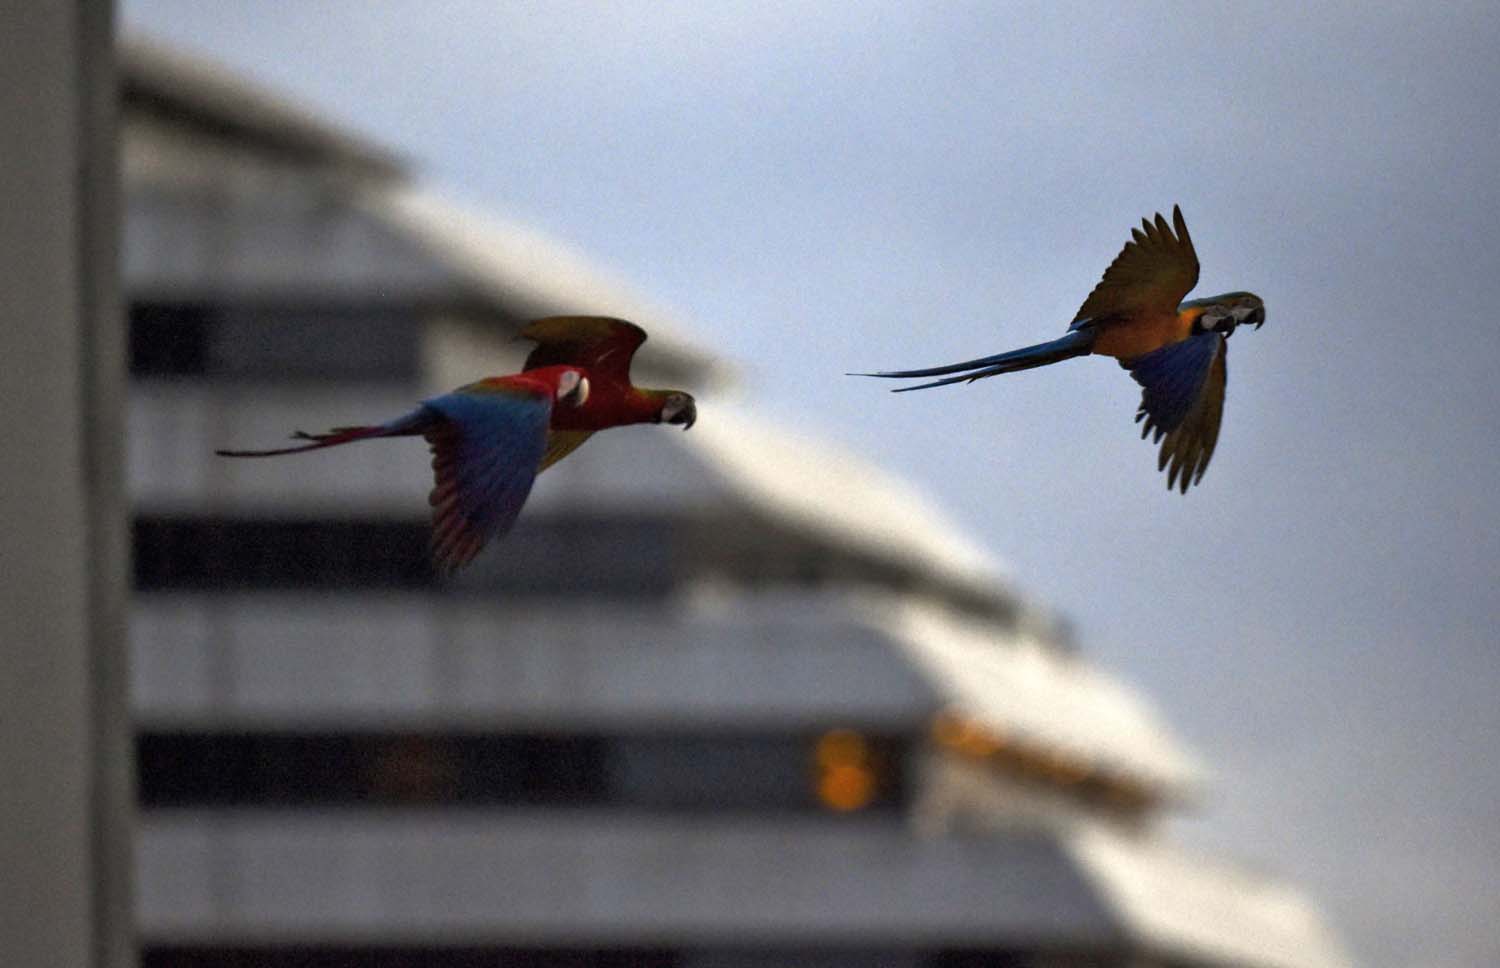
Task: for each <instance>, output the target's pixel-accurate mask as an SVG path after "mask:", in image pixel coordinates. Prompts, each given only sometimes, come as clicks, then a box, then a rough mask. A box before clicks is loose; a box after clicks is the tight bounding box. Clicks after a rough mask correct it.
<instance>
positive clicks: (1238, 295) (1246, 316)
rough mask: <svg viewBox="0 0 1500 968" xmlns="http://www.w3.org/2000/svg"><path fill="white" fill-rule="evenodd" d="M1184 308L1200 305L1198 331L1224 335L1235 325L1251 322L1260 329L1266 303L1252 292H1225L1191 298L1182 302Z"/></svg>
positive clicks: (1264, 319) (1263, 319)
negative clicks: (1200, 297)
mask: <svg viewBox="0 0 1500 968" xmlns="http://www.w3.org/2000/svg"><path fill="white" fill-rule="evenodd" d="M1182 307H1183V308H1184V309H1188V308H1196V307H1201V308H1202V310H1203V314H1202V315H1201V316H1199V317H1198V320H1197V323H1196V325H1197V328H1198V331H1199V332H1200V333H1207V332H1210V331H1212V332H1218V333H1222V334H1224V335H1225V336H1228V335H1229V334H1230V333H1232V332H1234V328H1235V327H1236V326H1239V325H1241V324H1242V323H1251V324H1253V325H1254V326H1255V328H1256V329H1260V328H1261V327H1262V326H1264V325H1265V322H1266V304H1265V303H1264V302H1262V301H1261V298H1260V297H1259V296H1257V295H1256V294H1255V293H1253V292H1226V293H1223V294H1222V295H1218V296H1209V297H1207V298H1205V299H1193V300H1190V301H1188V302H1185V303H1183V304H1182Z"/></svg>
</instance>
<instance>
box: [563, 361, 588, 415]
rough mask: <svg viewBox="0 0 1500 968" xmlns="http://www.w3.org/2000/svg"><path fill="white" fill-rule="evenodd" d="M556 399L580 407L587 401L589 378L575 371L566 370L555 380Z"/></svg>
mask: <svg viewBox="0 0 1500 968" xmlns="http://www.w3.org/2000/svg"><path fill="white" fill-rule="evenodd" d="M557 399H558V400H560V401H562V402H564V403H568V404H571V405H573V406H575V407H581V406H583V405H584V404H585V403H587V402H588V399H589V378H588V377H586V376H584V375H583V374H582V373H579V372H578V371H577V370H567V371H565V372H564V373H563V375H562V376H561V377H559V378H558V380H557Z"/></svg>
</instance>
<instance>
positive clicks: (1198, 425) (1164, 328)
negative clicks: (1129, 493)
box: [859, 206, 1266, 494]
mask: <svg viewBox="0 0 1500 968" xmlns="http://www.w3.org/2000/svg"><path fill="white" fill-rule="evenodd" d="M1174 229H1175V234H1174ZM1131 234H1132V235H1133V236H1134V241H1131V242H1126V243H1125V248H1124V249H1122V250H1121V251H1120V254H1119V255H1118V256H1116V257H1115V261H1114V262H1112V263H1110V266H1109V268H1108V269H1106V270H1104V278H1103V279H1101V280H1100V281H1099V284H1098V285H1097V286H1095V287H1094V291H1093V292H1091V293H1089V298H1087V299H1085V300H1084V301H1083V308H1081V309H1079V310H1078V315H1077V316H1075V317H1073V324H1072V325H1071V326H1069V327H1068V334H1067V335H1066V336H1063V337H1062V338H1060V339H1055V340H1053V341H1052V342H1050V343H1040V344H1038V345H1036V346H1027V347H1025V348H1023V349H1019V350H1011V351H1010V352H1008V353H999V354H997V355H995V356H986V357H982V358H980V359H977V360H969V361H967V362H965V363H953V364H950V365H948V366H934V367H930V368H928V369H925V370H896V371H892V372H887V373H862V374H859V375H860V376H885V377H923V376H942V375H944V374H948V373H957V374H959V375H958V376H951V377H948V378H947V379H943V380H934V381H933V382H931V383H923V384H921V385H919V386H914V387H901V388H900V390H898V391H897V392H903V391H906V390H922V389H926V388H927V387H940V386H944V385H946V384H949V383H959V382H963V381H968V382H972V381H974V380H978V379H980V378H982V377H987V376H994V375H995V374H997V373H1011V372H1013V371H1015V370H1029V369H1031V368H1032V367H1034V366H1046V365H1047V364H1049V363H1056V362H1058V361H1059V360H1066V359H1068V358H1069V357H1073V356H1084V355H1086V354H1089V353H1099V354H1102V355H1104V356H1113V357H1114V358H1115V359H1117V360H1119V361H1120V365H1121V366H1123V367H1125V368H1126V369H1127V370H1129V371H1130V375H1131V376H1133V377H1135V381H1136V382H1137V383H1139V384H1140V385H1141V388H1142V390H1141V405H1140V407H1139V409H1137V411H1136V414H1135V419H1136V422H1137V423H1140V424H1142V426H1141V437H1142V438H1143V439H1144V438H1145V436H1146V435H1147V434H1153V435H1154V436H1153V437H1152V440H1153V441H1161V452H1160V454H1159V455H1158V458H1157V468H1158V469H1166V468H1167V465H1168V464H1169V463H1170V465H1171V467H1170V469H1168V471H1167V487H1168V488H1172V487H1180V488H1181V489H1182V492H1183V493H1184V494H1186V493H1187V489H1188V486H1189V485H1191V484H1196V483H1198V482H1199V481H1200V480H1202V479H1203V472H1204V470H1205V469H1207V467H1208V461H1209V458H1210V457H1212V456H1213V453H1214V445H1215V444H1216V443H1217V442H1218V439H1219V421H1220V418H1221V417H1222V416H1223V414H1224V385H1225V382H1226V381H1227V378H1228V372H1227V369H1226V367H1225V363H1224V356H1225V353H1226V351H1227V348H1228V345H1227V340H1228V339H1229V336H1230V334H1231V333H1233V332H1234V329H1235V327H1236V326H1238V325H1240V324H1241V323H1254V324H1255V327H1256V328H1257V329H1259V328H1260V326H1261V325H1262V324H1263V323H1265V321H1266V307H1265V304H1264V303H1263V302H1261V299H1260V297H1259V296H1256V295H1254V294H1253V293H1248V292H1226V293H1224V294H1223V295H1220V296H1210V297H1208V298H1206V299H1191V300H1188V301H1187V302H1182V298H1183V297H1184V296H1186V295H1187V294H1188V292H1189V291H1190V290H1191V289H1192V288H1193V286H1194V285H1196V284H1197V282H1198V254H1197V253H1196V252H1194V251H1193V240H1192V238H1191V237H1189V236H1188V230H1187V223H1186V222H1184V221H1183V220H1182V209H1180V208H1178V207H1176V206H1173V207H1172V225H1171V226H1170V227H1169V226H1168V225H1167V220H1166V219H1164V218H1162V217H1161V214H1160V213H1158V214H1157V216H1156V221H1155V222H1154V223H1153V222H1151V221H1149V220H1147V219H1142V220H1141V227H1140V228H1138V229H1132V230H1131ZM1163 438H1165V440H1163Z"/></svg>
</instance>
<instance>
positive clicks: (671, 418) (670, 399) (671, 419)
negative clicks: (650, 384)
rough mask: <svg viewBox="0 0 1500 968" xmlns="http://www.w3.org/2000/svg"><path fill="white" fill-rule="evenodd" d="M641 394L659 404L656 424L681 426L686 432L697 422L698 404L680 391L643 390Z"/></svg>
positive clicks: (689, 395)
mask: <svg viewBox="0 0 1500 968" xmlns="http://www.w3.org/2000/svg"><path fill="white" fill-rule="evenodd" d="M642 392H643V393H645V394H647V395H648V396H650V397H651V398H652V400H653V401H655V402H656V403H658V404H659V407H658V409H657V411H656V422H657V423H666V424H681V425H682V429H683V430H686V429H688V428H689V427H691V426H692V425H693V424H694V423H695V422H696V421H697V420H698V404H697V402H696V401H694V400H693V395H692V394H691V393H687V392H685V391H682V390H644V391H642Z"/></svg>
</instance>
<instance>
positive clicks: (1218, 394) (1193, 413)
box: [1128, 333, 1228, 493]
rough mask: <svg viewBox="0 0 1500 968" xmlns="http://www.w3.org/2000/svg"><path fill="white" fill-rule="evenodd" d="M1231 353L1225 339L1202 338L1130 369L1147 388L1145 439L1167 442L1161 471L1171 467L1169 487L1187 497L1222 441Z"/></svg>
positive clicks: (1142, 420) (1140, 415) (1140, 414)
mask: <svg viewBox="0 0 1500 968" xmlns="http://www.w3.org/2000/svg"><path fill="white" fill-rule="evenodd" d="M1226 349H1227V347H1226V346H1225V341H1224V337H1223V336H1221V335H1220V334H1218V333H1199V334H1198V335H1197V336H1192V337H1189V338H1188V339H1185V340H1183V341H1181V342H1179V343H1172V344H1171V345H1169V346H1163V347H1162V348H1161V349H1159V350H1156V351H1154V352H1151V353H1147V354H1146V355H1145V356H1141V357H1137V358H1136V359H1134V360H1131V361H1130V363H1129V364H1128V365H1129V367H1130V375H1131V376H1133V377H1135V381H1136V382H1137V383H1139V384H1140V385H1141V388H1142V389H1141V405H1140V408H1139V409H1138V410H1137V411H1136V414H1135V419H1136V422H1137V423H1139V424H1141V437H1142V438H1144V437H1145V436H1146V435H1147V434H1152V435H1153V436H1152V438H1151V439H1152V440H1153V441H1157V440H1162V438H1163V436H1165V437H1166V440H1164V441H1162V445H1161V451H1160V453H1159V454H1158V455H1157V462H1156V466H1157V469H1158V470H1161V469H1166V468H1167V464H1168V462H1170V463H1171V469H1170V470H1169V472H1168V474H1167V487H1169V488H1172V487H1179V486H1180V487H1181V489H1182V491H1183V493H1187V489H1188V486H1189V485H1191V484H1196V483H1198V481H1200V480H1201V479H1202V478H1203V472H1204V471H1205V470H1206V469H1207V468H1208V461H1209V459H1210V458H1211V457H1213V454H1214V446H1215V445H1216V444H1217V443H1218V440H1219V423H1220V420H1221V418H1222V417H1223V415H1224V387H1225V384H1226V383H1227V382H1228V369H1227V367H1226V364H1225V355H1226V354H1225V350H1226Z"/></svg>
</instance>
